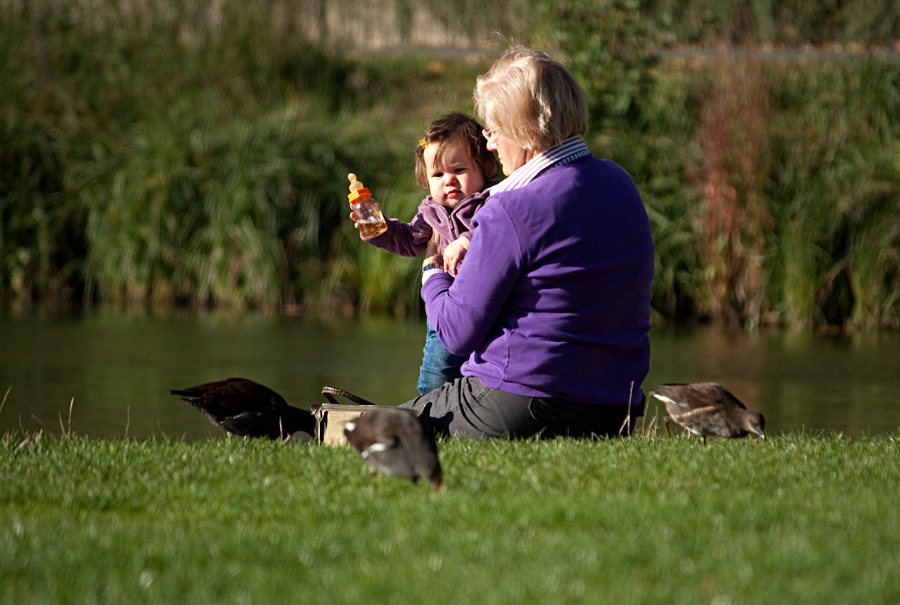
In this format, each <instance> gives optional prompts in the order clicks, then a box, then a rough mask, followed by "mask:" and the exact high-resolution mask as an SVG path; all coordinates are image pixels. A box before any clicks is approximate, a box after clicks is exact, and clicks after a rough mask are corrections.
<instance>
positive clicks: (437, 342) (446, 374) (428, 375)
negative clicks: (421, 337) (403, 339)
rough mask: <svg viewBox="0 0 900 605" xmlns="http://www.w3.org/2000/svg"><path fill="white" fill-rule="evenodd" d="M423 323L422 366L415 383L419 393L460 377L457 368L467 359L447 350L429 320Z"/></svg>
mask: <svg viewBox="0 0 900 605" xmlns="http://www.w3.org/2000/svg"><path fill="white" fill-rule="evenodd" d="M425 325H426V327H427V332H426V333H425V349H424V350H423V351H422V353H423V355H422V367H421V368H419V383H418V384H417V385H416V388H417V389H418V390H419V395H424V394H425V393H430V392H431V391H433V390H434V389H436V388H438V387H439V386H441V385H443V384H444V383H445V382H453V381H454V380H456V379H457V378H460V377H461V376H462V374H461V373H460V371H459V368H460V366H462V364H463V362H464V361H465V360H467V359H468V356H463V355H456V354H454V353H451V352H450V351H448V350H447V347H445V346H444V344H443V343H442V342H441V339H440V338H438V335H437V332H435V331H434V328H432V327H431V322H430V321H428V320H425Z"/></svg>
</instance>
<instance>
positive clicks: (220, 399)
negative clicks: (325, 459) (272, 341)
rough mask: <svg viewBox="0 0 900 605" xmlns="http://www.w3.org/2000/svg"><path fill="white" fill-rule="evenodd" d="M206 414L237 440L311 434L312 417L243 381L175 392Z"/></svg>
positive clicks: (227, 381)
mask: <svg viewBox="0 0 900 605" xmlns="http://www.w3.org/2000/svg"><path fill="white" fill-rule="evenodd" d="M172 394H173V395H178V396H179V397H181V398H182V399H184V400H185V401H187V402H188V403H189V404H191V405H192V406H194V407H195V408H197V409H199V410H200V411H201V412H203V413H204V414H206V417H207V418H209V421H210V422H212V423H213V424H214V425H216V426H217V427H219V428H221V429H224V430H225V431H227V432H229V433H231V434H232V435H238V436H240V437H269V438H270V439H275V438H278V437H280V438H282V439H284V438H286V437H289V436H291V435H292V434H294V433H296V432H298V431H300V432H303V433H309V434H310V435H312V434H313V432H314V431H315V428H316V420H315V418H314V417H313V415H312V414H310V413H309V412H305V411H303V410H299V409H297V408H295V407H291V406H289V405H288V404H287V403H286V402H285V400H284V398H283V397H282V396H281V395H279V394H278V393H276V392H275V391H273V390H272V389H270V388H268V387H265V386H263V385H261V384H258V383H256V382H253V381H252V380H247V379H246V378H228V379H225V380H220V381H218V382H207V383H205V384H201V385H198V386H195V387H190V388H187V389H181V390H174V391H172Z"/></svg>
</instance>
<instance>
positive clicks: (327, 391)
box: [322, 387, 375, 405]
mask: <svg viewBox="0 0 900 605" xmlns="http://www.w3.org/2000/svg"><path fill="white" fill-rule="evenodd" d="M322 395H324V396H325V399H327V400H328V401H329V402H331V403H338V401H337V399H335V398H334V397H333V396H332V395H340V396H341V397H344V398H345V399H349V400H350V401H352V402H353V403H358V404H359V405H375V404H374V403H372V402H371V401H369V400H368V399H363V398H362V397H359V396H358V395H354V394H353V393H350V392H349V391H345V390H344V389H338V388H335V387H322Z"/></svg>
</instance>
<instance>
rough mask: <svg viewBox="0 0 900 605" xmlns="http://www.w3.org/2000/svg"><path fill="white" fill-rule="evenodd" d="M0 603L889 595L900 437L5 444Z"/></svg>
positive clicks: (896, 535)
mask: <svg viewBox="0 0 900 605" xmlns="http://www.w3.org/2000/svg"><path fill="white" fill-rule="evenodd" d="M0 445H2V448H0V480H2V481H3V485H4V487H3V488H2V490H0V526H2V529H0V563H2V569H3V570H4V571H3V573H4V581H3V582H2V584H0V601H3V602H15V603H44V602H59V601H70V602H88V601H89V602H97V603H113V602H122V601H128V602H136V603H158V602H187V601H190V602H193V603H207V602H219V603H243V602H285V601H296V600H303V601H308V600H309V601H321V602H373V600H381V601H392V602H399V603H415V602H429V603H457V602H460V600H463V601H470V602H482V603H517V602H522V601H527V602H532V603H559V602H587V601H591V602H595V601H596V602H608V601H610V600H616V601H625V602H634V603H671V602H698V601H699V602H707V601H716V602H720V601H721V602H725V601H728V602H731V603H760V602H762V603H775V602H778V603H782V602H788V603H805V602H809V603H814V602H823V601H825V600H827V601H829V602H840V601H858V600H860V599H862V600H864V601H866V602H873V603H890V602H895V601H896V600H897V598H898V597H900V559H898V554H897V550H896V544H897V541H898V539H900V512H898V508H897V507H896V505H895V499H896V493H897V490H898V488H900V473H898V472H897V469H896V465H895V460H896V457H897V455H898V443H897V440H896V438H895V437H892V436H881V437H867V438H862V439H857V440H849V439H846V438H843V437H841V436H839V435H813V434H807V433H804V434H794V435H785V436H776V437H774V438H772V439H770V440H769V441H768V442H761V441H758V440H750V439H746V440H742V441H731V442H728V441H722V440H710V444H709V445H708V446H707V447H703V446H702V445H701V444H700V443H699V441H698V440H696V439H686V438H683V437H680V436H679V437H675V438H673V439H671V440H666V439H664V438H662V437H661V436H660V435H652V434H651V435H649V436H643V435H642V436H636V437H633V438H630V439H621V440H614V441H596V442H595V441H583V440H568V439H559V440H555V441H549V442H533V441H502V440H500V441H482V442H474V441H468V440H442V441H441V442H440V443H439V448H440V454H441V460H442V464H443V466H444V469H445V482H444V488H443V490H442V491H440V492H437V491H435V490H434V489H433V488H432V487H431V485H430V484H427V483H425V484H419V485H414V484H412V483H411V482H409V481H406V480H401V479H397V478H394V477H387V476H383V475H377V476H372V475H370V474H369V473H368V472H367V471H366V470H365V465H364V463H363V461H362V459H361V458H360V457H359V456H358V454H357V453H356V452H355V451H354V450H352V449H350V448H347V447H345V448H336V449H335V448H328V447H322V446H316V445H287V446H286V445H283V444H281V443H272V442H269V441H263V440H258V441H249V442H248V441H242V440H237V439H235V440H226V439H216V440H210V441H205V442H196V443H191V444H187V443H183V442H178V441H165V440H163V441H158V440H157V441H148V442H134V441H121V440H116V441H106V440H93V439H83V438H80V437H69V438H47V437H44V438H39V437H36V436H34V435H32V436H31V438H29V439H23V438H22V437H21V436H20V435H7V436H5V438H4V439H3V441H0Z"/></svg>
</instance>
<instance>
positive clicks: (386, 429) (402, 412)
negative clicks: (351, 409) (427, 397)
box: [344, 404, 442, 489]
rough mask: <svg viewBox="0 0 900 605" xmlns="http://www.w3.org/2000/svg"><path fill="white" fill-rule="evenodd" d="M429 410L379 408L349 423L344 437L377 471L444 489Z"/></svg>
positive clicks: (429, 405) (427, 407)
mask: <svg viewBox="0 0 900 605" xmlns="http://www.w3.org/2000/svg"><path fill="white" fill-rule="evenodd" d="M430 407H431V404H428V405H427V406H425V409H423V410H422V411H421V412H414V411H412V410H407V409H403V408H386V407H379V408H376V409H374V410H371V411H368V412H365V413H364V414H362V415H361V416H359V417H358V418H357V419H355V420H352V421H350V422H348V423H347V424H346V426H345V428H344V436H345V437H347V441H349V442H350V445H352V446H353V447H355V448H356V449H357V450H359V452H360V453H361V454H362V457H363V458H364V459H365V461H366V463H367V464H368V465H369V466H370V467H372V468H373V469H374V470H376V471H381V472H383V473H387V474H388V475H396V476H398V477H406V478H407V479H412V480H413V482H416V481H418V480H419V477H424V478H425V479H428V480H429V481H431V482H432V483H434V486H435V488H437V489H441V477H442V473H441V463H440V461H438V454H437V445H435V442H434V431H433V430H432V428H431V424H430V423H429V421H428V410H429V408H430Z"/></svg>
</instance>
